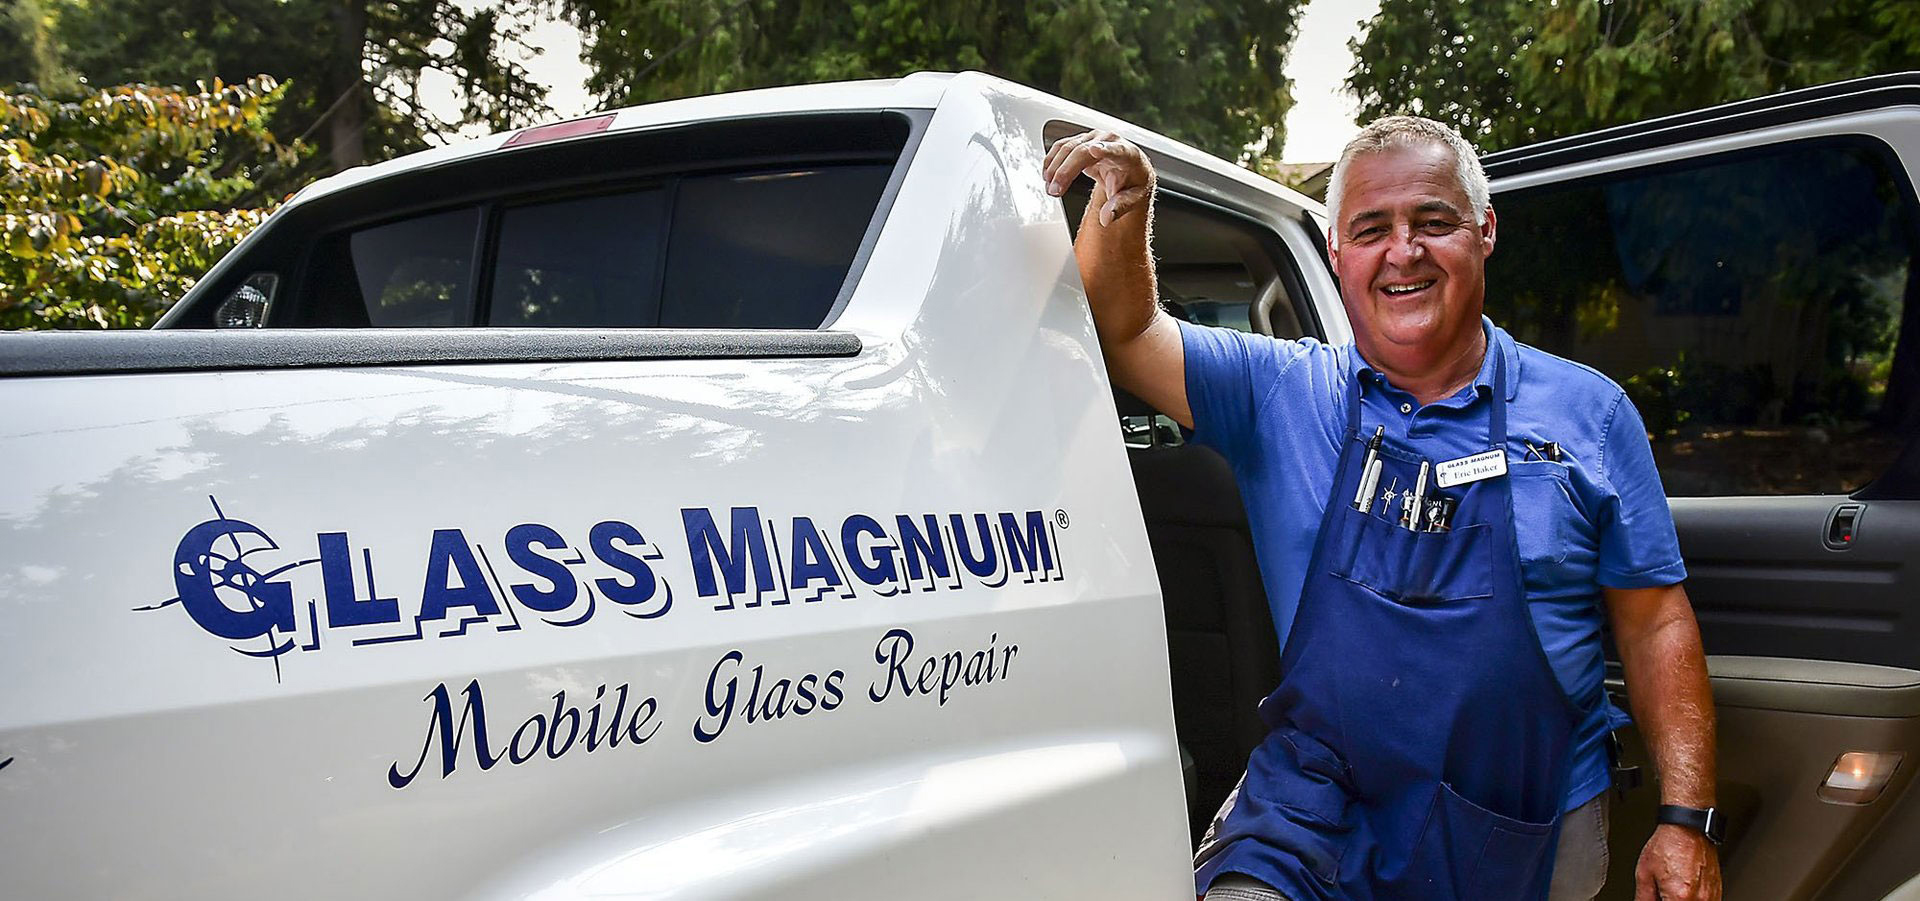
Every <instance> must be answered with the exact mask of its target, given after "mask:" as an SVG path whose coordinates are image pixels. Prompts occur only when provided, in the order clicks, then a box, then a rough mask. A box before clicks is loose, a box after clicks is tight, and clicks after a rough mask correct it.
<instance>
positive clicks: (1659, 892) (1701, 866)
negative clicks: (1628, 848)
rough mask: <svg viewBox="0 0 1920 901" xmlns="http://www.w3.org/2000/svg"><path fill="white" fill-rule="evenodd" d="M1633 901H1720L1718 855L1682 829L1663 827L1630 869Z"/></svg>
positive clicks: (1690, 831)
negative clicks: (1631, 871) (1637, 863)
mask: <svg viewBox="0 0 1920 901" xmlns="http://www.w3.org/2000/svg"><path fill="white" fill-rule="evenodd" d="M1633 884H1634V892H1633V901H1720V852H1719V851H1717V850H1715V849H1714V847H1713V844H1712V843H1711V842H1709V841H1707V837H1706V836H1704V835H1701V834H1700V833H1699V832H1698V831H1695V830H1693V829H1688V828H1687V827H1685V826H1674V825H1671V824H1662V825H1660V826H1658V827H1656V828H1655V829H1654V830H1653V838H1651V839H1648V840H1647V846H1646V848H1645V849H1643V850H1641V852H1640V863H1639V865H1638V866H1635V867H1634V868H1633Z"/></svg>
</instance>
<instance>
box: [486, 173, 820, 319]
mask: <svg viewBox="0 0 1920 901" xmlns="http://www.w3.org/2000/svg"><path fill="white" fill-rule="evenodd" d="M666 208H667V205H666V191H664V190H662V189H660V188H658V187H652V188H646V189H642V190H637V191H623V192H621V193H618V194H606V195H601V196H597V197H582V198H576V199H573V200H564V201H559V202H556V203H542V204H537V205H531V206H519V207H509V208H507V209H505V210H502V211H501V213H500V237H499V249H498V251H497V252H496V254H495V260H496V262H495V264H494V269H493V290H492V294H491V303H490V305H489V307H488V311H487V319H486V322H487V324H488V325H496V326H575V327H580V326H604V327H615V328H633V327H642V326H651V325H654V324H655V323H657V322H658V321H659V312H660V304H659V295H658V294H657V292H656V290H655V288H656V286H657V285H658V284H659V281H660V275H659V273H660V236H661V232H662V226H663V224H664V222H665V219H666ZM815 324H818V323H815Z"/></svg>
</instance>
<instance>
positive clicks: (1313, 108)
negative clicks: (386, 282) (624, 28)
mask: <svg viewBox="0 0 1920 901" xmlns="http://www.w3.org/2000/svg"><path fill="white" fill-rule="evenodd" d="M460 3H461V5H462V6H464V7H474V6H483V5H486V3H485V0H460ZM1379 9H1380V3H1379V0H1310V2H1309V3H1308V4H1307V8H1306V12H1305V13H1304V14H1303V15H1302V16H1301V19H1300V36H1299V38H1298V39H1297V40H1295V41H1294V44H1293V54H1292V56H1290V57H1289V58H1288V60H1287V75H1288V77H1290V78H1292V79H1293V99H1294V107H1293V111H1292V112H1290V113H1288V114H1287V143H1286V146H1285V147H1284V148H1282V150H1281V154H1280V156H1281V159H1283V160H1286V161H1287V162H1297V163H1313V162H1328V161H1331V160H1332V159H1333V158H1334V157H1335V156H1338V155H1339V153H1340V148H1341V146H1343V145H1344V144H1346V142H1347V139H1348V138H1351V137H1353V134H1354V132H1356V131H1359V126H1356V125H1354V124H1353V116H1354V112H1355V109H1356V106H1357V104H1356V103H1355V102H1354V99H1353V97H1352V96H1350V95H1348V94H1347V93H1346V91H1345V89H1344V88H1343V87H1342V82H1343V81H1344V80H1345V79H1346V77H1347V71H1348V70H1349V69H1352V68H1353V54H1352V52H1350V51H1349V50H1348V49H1347V42H1348V41H1349V40H1352V39H1353V38H1354V37H1355V36H1357V35H1358V34H1359V33H1360V23H1361V22H1363V21H1365V20H1367V19H1370V18H1372V17H1373V14H1374V13H1375V12H1377V11H1378V10H1379ZM527 43H528V45H529V46H531V47H537V48H541V49H543V50H544V51H545V52H543V53H541V54H540V55H539V56H534V57H531V58H529V59H526V60H524V62H525V64H526V66H527V69H528V70H529V71H530V72H531V73H532V75H533V79H534V80H535V81H537V82H540V83H541V84H544V85H546V86H547V89H548V90H547V108H548V110H549V114H548V115H545V116H542V117H541V119H542V120H543V121H558V120H561V119H570V118H573V117H574V116H578V115H581V114H582V113H586V112H590V111H592V110H593V108H594V106H595V104H594V100H593V97H592V96H591V95H589V94H588V93H587V89H586V81H587V66H586V64H585V63H582V62H581V61H580V33H579V32H578V31H577V30H575V29H574V27H573V26H572V25H570V24H568V23H566V22H563V21H559V20H546V21H541V22H538V23H535V24H534V26H533V29H532V31H531V33H530V34H529V35H528V37H527ZM421 81H422V84H421V94H422V95H423V99H424V100H425V101H426V105H427V107H428V108H429V109H432V110H434V111H436V112H439V113H441V114H442V115H446V116H453V115H457V114H458V112H459V105H458V103H457V101H455V99H454V94H453V79H452V78H451V77H450V76H446V75H443V74H441V73H438V72H432V71H429V72H427V73H426V74H425V75H424V76H423V77H422V79H421ZM485 131H486V130H485V129H484V128H483V129H479V130H478V131H477V133H480V134H484V133H485Z"/></svg>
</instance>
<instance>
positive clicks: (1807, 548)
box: [1486, 74, 1920, 901]
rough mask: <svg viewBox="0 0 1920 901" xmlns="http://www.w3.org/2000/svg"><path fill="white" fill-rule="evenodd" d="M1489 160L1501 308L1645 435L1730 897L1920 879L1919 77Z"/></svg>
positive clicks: (1849, 897)
mask: <svg viewBox="0 0 1920 901" xmlns="http://www.w3.org/2000/svg"><path fill="white" fill-rule="evenodd" d="M1486 165H1487V171H1488V175H1489V176H1491V178H1492V179H1493V187H1494V195H1495V196H1494V199H1493V204H1494V208H1495V210H1496V212H1497V214H1498V215H1499V217H1500V218H1499V223H1500V231H1499V239H1500V240H1499V244H1498V248H1497V251H1496V252H1495V254H1494V255H1493V257H1492V259H1491V261H1490V263H1489V272H1488V278H1487V281H1488V308H1489V312H1490V314H1491V315H1492V316H1493V317H1494V318H1495V319H1496V320H1497V321H1499V322H1501V323H1502V324H1503V325H1505V326H1506V327H1507V328H1508V329H1510V330H1512V331H1513V333H1514V334H1515V335H1516V336H1517V337H1519V338H1520V339H1521V340H1523V341H1526V342H1528V343H1531V344H1534V345H1536V346H1539V347H1542V348H1544V349H1546V350H1549V351H1552V352H1554V353H1557V354H1561V355H1563V356H1566V357H1570V358H1572V359H1576V360H1580V361H1582V362H1585V363H1588V364H1590V365H1593V366H1595V367H1596V368H1598V369H1600V370H1602V371H1604V372H1605V373H1606V374H1607V375H1609V376H1611V377H1612V378H1614V379H1615V380H1616V381H1618V382H1620V383H1621V385H1623V386H1624V387H1625V388H1626V390H1627V392H1628V394H1629V395H1630V396H1631V398H1632V399H1633V401H1634V403H1635V404H1636V405H1637V406H1638V408H1639V409H1640V411H1641V413H1642V415H1643V417H1644V419H1645V420H1646V422H1647V427H1648V431H1649V433H1650V435H1651V437H1652V440H1653V448H1654V455H1655V458H1656V460H1657V462H1658V463H1659V466H1660V472H1661V478H1662V481H1663V483H1664V485H1665V488H1666V491H1667V494H1668V496H1669V497H1670V498H1671V504H1672V509H1673V515H1674V520H1675V523H1676V524H1677V526H1678V528H1679V533H1680V545H1681V550H1682V552H1683V553H1684V554H1685V556H1686V561H1687V567H1688V571H1689V578H1688V580H1687V583H1686V585H1687V591H1688V594H1689V595H1690V596H1691V597H1692V599H1693V604H1694V609H1695V611H1696V613H1697V614H1698V617H1699V621H1700V628H1701V631H1702V633H1703V636H1704V638H1705V643H1706V649H1707V653H1708V655H1709V658H1708V664H1709V669H1710V671H1711V674H1712V678H1713V690H1714V696H1715V702H1716V705H1717V707H1718V713H1719V777H1720V782H1719V805H1720V807H1721V809H1722V810H1724V811H1726V812H1727V813H1728V814H1729V824H1730V825H1729V830H1728V840H1727V843H1726V845H1725V846H1724V847H1723V848H1722V850H1721V860H1722V865H1723V867H1724V872H1725V878H1726V896H1727V897H1729V898H1766V899H1779V901H1799V899H1822V901H1874V899H1883V898H1908V897H1920V857H1917V856H1915V855H1914V854H1913V853H1912V848H1913V847H1915V846H1916V843H1920V798H1916V797H1914V795H1915V793H1914V792H1912V791H1909V785H1910V783H1911V777H1912V774H1913V771H1914V769H1915V767H1916V765H1920V565H1916V564H1920V442H1917V441H1916V440H1915V436H1916V431H1920V429H1917V428H1916V427H1917V426H1920V311H1917V309H1916V308H1920V204H1917V203H1916V197H1915V188H1914V185H1915V173H1920V74H1907V75H1896V76H1885V77H1877V78H1871V79H1864V80H1859V81H1852V82H1845V83H1841V84H1836V85H1829V86H1826V87H1821V88H1814V89H1809V90H1805V91H1796V92H1791V93H1786V94H1780V95H1776V96H1772V97H1767V98H1762V99H1758V100H1753V101H1747V102H1743V103H1737V104H1733V105H1729V106H1722V107H1717V108H1713V109H1709V110H1703V111H1700V112H1696V113H1689V114H1685V115H1681V116H1674V117H1669V118H1666V119H1659V120H1654V121H1651V122H1645V123H1639V124H1636V125H1630V126H1625V127H1621V128H1616V129H1611V130H1607V131H1602V132H1598V133H1594V134H1590V135H1584V136H1580V137H1574V138H1566V139H1561V140H1555V141H1549V142H1546V143H1543V144H1539V145H1535V146H1531V147H1526V148H1521V149H1517V150H1511V151H1505V152H1501V153H1495V154H1492V155H1490V156H1488V157H1487V158H1486ZM1614 685H1615V687H1616V689H1617V688H1618V685H1619V683H1618V682H1615V683H1614ZM1617 700H1620V701H1621V702H1622V704H1623V706H1624V698H1617ZM1623 735H1625V736H1626V737H1628V739H1629V741H1628V748H1627V752H1626V754H1627V757H1628V758H1629V762H1632V760H1633V759H1635V758H1637V759H1639V760H1642V761H1644V759H1645V753H1644V751H1643V750H1642V749H1641V748H1640V747H1638V739H1637V737H1636V736H1633V735H1632V733H1631V730H1628V731H1626V732H1624V733H1623ZM1657 803H1658V791H1657V789H1656V788H1652V787H1649V788H1644V789H1641V790H1639V791H1634V792H1629V793H1628V794H1627V795H1625V796H1624V803H1620V804H1616V806H1615V815H1614V827H1613V848H1612V860H1613V866H1612V873H1611V878H1610V879H1609V882H1608V888H1607V891H1606V893H1605V894H1604V895H1603V896H1602V897H1605V898H1629V897H1632V894H1633V868H1634V864H1635V861H1636V859H1637V858H1638V856H1639V853H1640V848H1641V846H1642V844H1643V843H1644V842H1645V840H1646V837H1647V835H1648V834H1649V833H1650V832H1651V831H1652V828H1653V808H1654V806H1655V805H1656V804H1657Z"/></svg>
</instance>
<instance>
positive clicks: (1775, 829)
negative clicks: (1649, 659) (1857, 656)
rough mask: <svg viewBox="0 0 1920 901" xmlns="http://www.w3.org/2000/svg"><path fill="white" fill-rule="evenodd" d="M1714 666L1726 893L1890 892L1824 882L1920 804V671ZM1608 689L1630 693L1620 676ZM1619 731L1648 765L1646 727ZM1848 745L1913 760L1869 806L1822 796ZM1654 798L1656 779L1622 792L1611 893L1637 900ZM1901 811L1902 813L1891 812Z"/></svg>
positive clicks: (1724, 659) (1635, 757)
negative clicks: (1919, 765) (1916, 797)
mask: <svg viewBox="0 0 1920 901" xmlns="http://www.w3.org/2000/svg"><path fill="white" fill-rule="evenodd" d="M1707 667H1708V671H1709V672H1710V673H1711V675H1712V679H1713V695H1714V706H1715V708H1716V711H1717V713H1718V716H1719V727H1720V728H1719V738H1720V760H1719V767H1720V768H1719V774H1720V781H1719V785H1718V790H1719V792H1718V793H1719V802H1720V804H1719V806H1720V807H1721V808H1722V809H1723V810H1725V811H1726V812H1727V814H1728V823H1729V827H1728V833H1727V842H1726V845H1725V846H1724V847H1722V848H1721V866H1722V872H1723V875H1724V878H1725V896H1726V897H1727V898H1736V899H1738V898H1756V899H1758V898H1765V899H1778V901H1807V899H1814V898H1820V899H1834V901H1842V899H1845V901H1851V899H1856V898H1861V899H1864V898H1876V899H1877V898H1880V897H1882V895H1881V894H1862V893H1860V891H1858V890H1855V891H1852V892H1849V893H1835V892H1831V891H1829V892H1825V893H1822V891H1821V890H1822V888H1823V886H1825V885H1826V883H1827V882H1828V881H1829V880H1830V879H1831V878H1832V877H1833V876H1834V875H1835V874H1836V873H1839V872H1840V871H1841V869H1842V867H1843V865H1845V864H1846V863H1847V861H1848V860H1849V858H1851V857H1853V856H1855V852H1856V849H1861V848H1862V843H1863V841H1864V840H1866V839H1867V838H1868V837H1869V836H1870V835H1872V834H1873V833H1874V830H1875V827H1876V826H1878V825H1881V824H1882V823H1883V821H1884V822H1888V823H1890V824H1894V825H1897V824H1898V822H1899V821H1904V820H1907V819H1912V818H1914V817H1915V815H1916V813H1920V804H1917V803H1915V802H1913V801H1912V800H1910V799H1909V798H1908V797H1907V794H1908V792H1907V789H1908V786H1909V785H1910V783H1911V782H1912V776H1913V766H1912V765H1911V764H1912V762H1914V761H1916V760H1917V759H1920V758H1916V756H1915V755H1916V754H1920V671H1915V670H1909V669H1901V668H1895V667H1882V666H1871V665H1865V664H1854V663H1838V662H1827V661H1809V660H1793V659H1783V658H1768V657H1741V656H1710V657H1708V658H1707ZM1609 688H1610V689H1611V690H1613V691H1614V692H1616V693H1622V692H1623V689H1622V686H1621V683H1620V682H1619V681H1618V680H1617V679H1615V680H1611V681H1610V682H1609ZM1617 700H1619V701H1620V702H1622V703H1624V700H1625V699H1624V698H1623V697H1622V698H1617ZM1622 737H1623V738H1625V739H1626V745H1627V748H1626V760H1627V761H1628V762H1629V763H1633V764H1638V765H1642V766H1645V765H1646V760H1647V755H1646V750H1645V748H1644V746H1643V745H1642V743H1641V740H1640V736H1639V734H1638V733H1637V732H1635V731H1633V730H1631V729H1629V730H1626V731H1625V732H1623V733H1622ZM1849 751H1883V752H1884V751H1899V752H1903V753H1905V754H1906V758H1905V762H1903V764H1902V766H1901V767H1900V768H1899V769H1898V770H1896V771H1895V773H1894V776H1893V780H1892V782H1890V783H1889V784H1888V785H1887V787H1886V789H1885V791H1884V792H1883V793H1882V794H1881V795H1880V796H1879V797H1878V798H1877V799H1876V800H1874V801H1873V802H1871V803H1868V804H1858V805H1856V804H1840V803H1834V802H1830V801H1826V800H1823V799H1821V798H1820V797H1819V795H1818V794H1817V792H1818V789H1819V787H1820V785H1821V783H1822V782H1823V781H1824V780H1825V778H1826V776H1827V774H1828V772H1829V771H1831V770H1832V768H1833V766H1834V763H1835V761H1836V760H1837V759H1838V758H1839V757H1840V755H1842V754H1845V753H1847V752H1849ZM1657 804H1659V794H1658V791H1657V788H1656V787H1653V786H1648V787H1643V788H1641V789H1637V790H1633V791H1629V792H1627V793H1626V794H1625V795H1623V796H1618V797H1617V798H1616V804H1615V807H1614V812H1613V854H1612V861H1611V869H1610V872H1609V873H1608V878H1607V890H1606V892H1605V893H1603V894H1602V896H1601V897H1602V898H1603V899H1629V898H1632V897H1633V889H1634V882H1633V870H1634V865H1635V863H1636V862H1637V860H1638V856H1639V850H1640V848H1641V847H1642V846H1643V845H1644V844H1645V843H1646V840H1647V837H1648V836H1649V835H1650V834H1651V833H1652V832H1653V828H1654V822H1653V819H1654V808H1655V806H1656V805H1657ZM1894 811H1902V812H1903V816H1901V817H1898V818H1896V817H1892V816H1890V814H1892V813H1893V812H1894ZM1909 834H1910V833H1909ZM1869 891H1871V890H1869Z"/></svg>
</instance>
